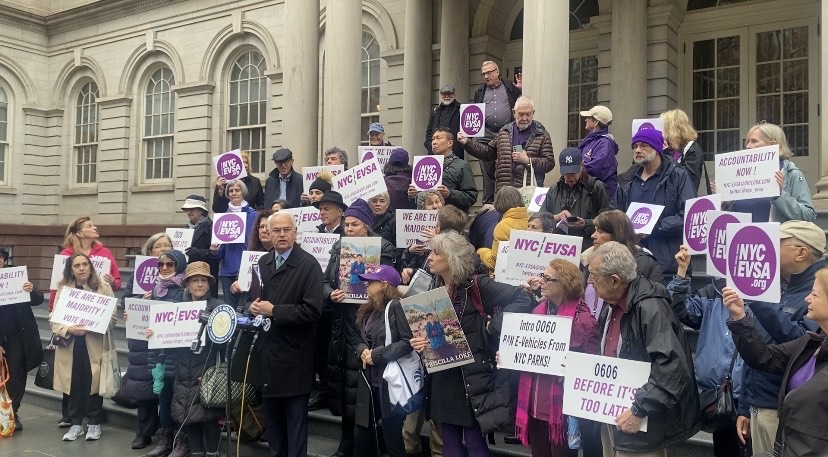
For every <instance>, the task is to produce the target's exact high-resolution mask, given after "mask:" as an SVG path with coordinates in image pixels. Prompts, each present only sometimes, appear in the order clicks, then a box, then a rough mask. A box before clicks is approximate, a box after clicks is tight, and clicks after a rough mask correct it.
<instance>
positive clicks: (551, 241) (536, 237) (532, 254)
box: [501, 230, 584, 281]
mask: <svg viewBox="0 0 828 457" xmlns="http://www.w3.org/2000/svg"><path fill="white" fill-rule="evenodd" d="M509 238H510V239H509V259H508V262H507V263H506V265H505V267H506V275H507V276H508V277H509V278H514V279H518V278H520V280H521V281H526V280H528V279H529V278H531V277H537V276H538V275H540V274H542V273H543V271H544V270H545V269H546V267H547V266H548V265H549V262H550V261H552V259H564V260H566V261H569V262H572V263H573V264H575V265H578V266H580V264H581V245H582V243H583V241H584V240H583V238H581V237H579V236H569V235H556V234H552V233H542V232H530V231H527V230H512V232H511V234H510V235H509ZM501 243H502V242H501Z"/></svg>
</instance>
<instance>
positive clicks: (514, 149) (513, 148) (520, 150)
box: [512, 144, 523, 152]
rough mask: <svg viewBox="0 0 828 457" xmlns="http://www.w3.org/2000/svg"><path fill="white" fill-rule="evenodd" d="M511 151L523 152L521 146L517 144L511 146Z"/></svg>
mask: <svg viewBox="0 0 828 457" xmlns="http://www.w3.org/2000/svg"><path fill="white" fill-rule="evenodd" d="M512 152H523V146H521V145H519V144H518V145H515V146H512Z"/></svg>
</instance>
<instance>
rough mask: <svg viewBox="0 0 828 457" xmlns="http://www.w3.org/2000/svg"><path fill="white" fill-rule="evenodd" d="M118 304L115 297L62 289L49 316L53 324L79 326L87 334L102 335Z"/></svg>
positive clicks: (66, 288)
mask: <svg viewBox="0 0 828 457" xmlns="http://www.w3.org/2000/svg"><path fill="white" fill-rule="evenodd" d="M117 303H118V299H117V298H116V297H108V296H106V295H100V294H96V293H94V292H88V291H85V290H83V289H75V288H74V287H64V288H63V289H61V290H60V294H58V296H57V298H56V299H55V308H54V309H53V310H52V315H51V316H49V322H51V323H53V324H64V325H80V326H81V327H83V329H84V330H86V331H87V332H93V333H100V334H104V333H106V331H107V330H108V329H109V324H110V323H111V322H112V313H114V312H115V305H116V304H117Z"/></svg>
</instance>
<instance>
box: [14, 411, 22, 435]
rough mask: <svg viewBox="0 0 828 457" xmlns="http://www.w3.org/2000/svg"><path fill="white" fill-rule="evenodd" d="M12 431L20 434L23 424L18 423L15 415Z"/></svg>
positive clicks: (18, 419) (18, 418) (18, 420)
mask: <svg viewBox="0 0 828 457" xmlns="http://www.w3.org/2000/svg"><path fill="white" fill-rule="evenodd" d="M14 431H15V432H22V431H23V422H20V417H18V416H17V413H15V415H14Z"/></svg>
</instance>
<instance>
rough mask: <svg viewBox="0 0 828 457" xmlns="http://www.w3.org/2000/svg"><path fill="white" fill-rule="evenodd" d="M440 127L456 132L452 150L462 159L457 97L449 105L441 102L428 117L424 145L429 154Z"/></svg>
mask: <svg viewBox="0 0 828 457" xmlns="http://www.w3.org/2000/svg"><path fill="white" fill-rule="evenodd" d="M513 106H514V105H513ZM440 127H446V128H447V129H449V130H451V133H452V134H454V138H455V140H454V145H452V147H451V151H452V152H453V153H454V155H456V156H457V157H460V158H461V159H462V158H463V153H464V151H463V145H462V144H460V142H459V141H457V140H456V138H457V132H459V131H460V102H458V101H457V100H456V99H455V100H454V101H452V102H451V103H449V104H448V105H444V104H442V103H440V104H439V105H437V106H435V107H434V109H433V110H431V115H430V116H429V117H428V125H427V126H426V133H425V142H424V143H423V146H425V148H426V150H427V151H428V153H429V154H432V153H433V152H432V151H431V137H432V135H434V131H435V130H437V129H438V128H440Z"/></svg>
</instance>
